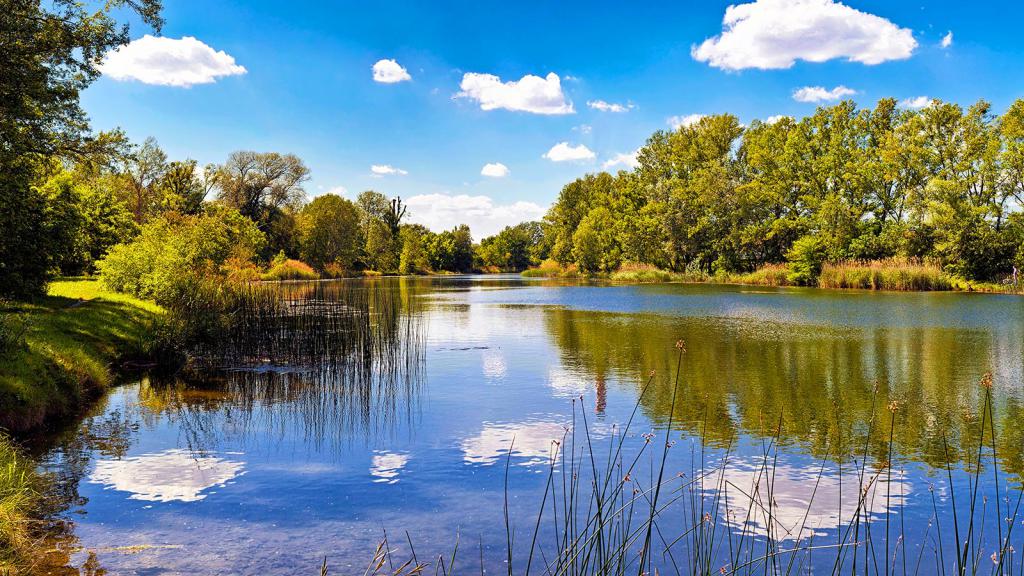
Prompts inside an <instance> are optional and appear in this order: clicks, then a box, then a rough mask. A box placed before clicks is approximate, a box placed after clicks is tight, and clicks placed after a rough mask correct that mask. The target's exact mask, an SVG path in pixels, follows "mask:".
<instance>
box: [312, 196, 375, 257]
mask: <svg viewBox="0 0 1024 576" xmlns="http://www.w3.org/2000/svg"><path fill="white" fill-rule="evenodd" d="M299 230H300V237H301V246H302V247H301V251H300V253H301V255H302V260H303V261H305V262H306V263H307V264H310V265H311V266H313V267H314V268H317V269H318V270H323V269H324V266H326V265H327V264H337V265H339V266H341V267H342V268H344V269H346V270H351V269H352V268H354V266H355V263H356V261H357V260H358V259H359V256H360V254H361V251H362V247H363V232H362V229H361V225H360V219H359V208H358V207H357V206H356V205H355V204H353V203H352V202H350V201H348V200H346V199H344V198H342V197H341V196H338V195H335V194H324V195H323V196H318V197H316V198H314V199H313V201H312V202H310V203H309V204H306V206H304V207H303V208H302V211H301V212H300V213H299Z"/></svg>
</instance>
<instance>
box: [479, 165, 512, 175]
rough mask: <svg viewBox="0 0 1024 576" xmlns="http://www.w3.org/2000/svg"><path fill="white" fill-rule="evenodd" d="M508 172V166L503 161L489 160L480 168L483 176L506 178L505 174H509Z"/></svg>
mask: <svg viewBox="0 0 1024 576" xmlns="http://www.w3.org/2000/svg"><path fill="white" fill-rule="evenodd" d="M508 174H509V169H508V166H505V165H504V164H502V163H501V162H488V163H487V164H484V167H483V168H481V169H480V175H481V176H487V177H490V178H504V177H505V176H508Z"/></svg>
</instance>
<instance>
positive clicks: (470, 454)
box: [462, 422, 566, 466]
mask: <svg viewBox="0 0 1024 576" xmlns="http://www.w3.org/2000/svg"><path fill="white" fill-rule="evenodd" d="M565 431H566V426H565V425H564V424H560V423H558V422H524V423H509V424H495V423H484V427H483V430H481V431H480V433H479V434H477V435H476V436H473V437H470V438H466V439H464V440H463V441H462V454H463V458H462V459H463V461H464V462H465V463H466V464H481V465H489V464H493V463H495V462H496V461H498V460H500V459H502V458H504V457H505V456H507V455H508V454H509V448H510V447H511V448H512V458H513V459H525V461H521V462H517V463H518V464H520V465H522V466H532V465H536V464H545V463H547V462H548V461H549V459H550V457H551V454H552V452H553V450H554V447H553V445H552V443H553V442H556V441H558V442H561V441H562V438H563V437H564V436H565ZM513 440H514V442H513Z"/></svg>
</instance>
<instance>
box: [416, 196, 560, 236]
mask: <svg viewBox="0 0 1024 576" xmlns="http://www.w3.org/2000/svg"><path fill="white" fill-rule="evenodd" d="M405 204H406V206H408V207H409V220H410V221H411V222H414V223H417V224H423V225H424V226H426V227H427V228H430V229H431V230H433V231H435V232H440V231H441V230H449V229H451V228H452V227H454V226H458V225H459V224H468V225H469V229H470V231H471V232H472V233H473V237H474V238H476V239H477V240H479V239H481V238H486V237H487V236H492V235H494V234H497V233H498V232H500V231H501V229H502V228H504V227H505V226H514V225H516V224H519V223H520V222H526V221H528V220H539V219H540V218H541V217H543V216H544V213H545V212H546V210H545V208H543V207H542V206H539V205H537V204H534V203H533V202H524V201H518V202H513V203H511V204H497V203H495V202H494V199H492V198H491V197H489V196H483V195H479V196H469V195H467V194H457V195H452V194H420V195H418V196H412V197H409V198H406V199H405Z"/></svg>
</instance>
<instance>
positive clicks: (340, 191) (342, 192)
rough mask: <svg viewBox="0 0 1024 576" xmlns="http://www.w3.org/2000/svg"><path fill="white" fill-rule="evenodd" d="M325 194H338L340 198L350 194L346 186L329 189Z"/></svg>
mask: <svg viewBox="0 0 1024 576" xmlns="http://www.w3.org/2000/svg"><path fill="white" fill-rule="evenodd" d="M324 194H337V195H338V196H344V195H346V194H348V188H345V187H344V186H334V187H332V188H329V189H328V190H327V192H324Z"/></svg>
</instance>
